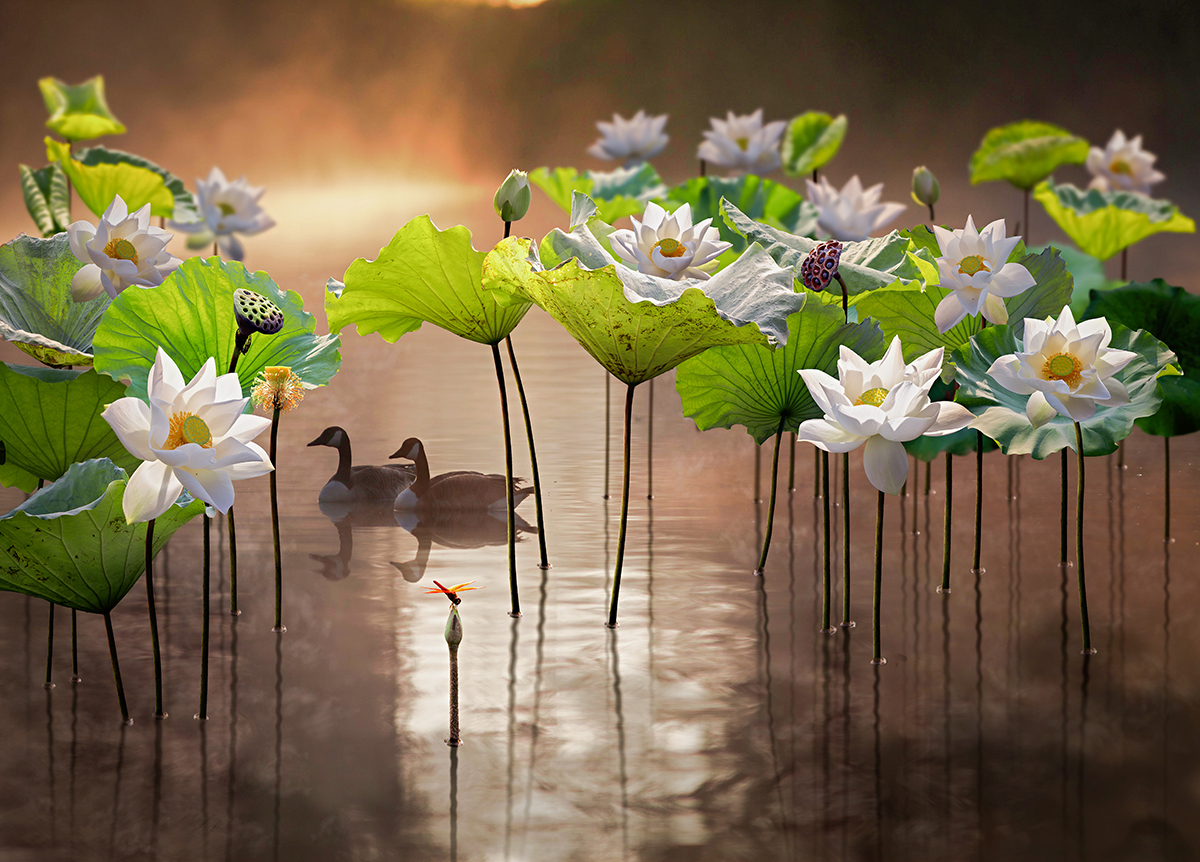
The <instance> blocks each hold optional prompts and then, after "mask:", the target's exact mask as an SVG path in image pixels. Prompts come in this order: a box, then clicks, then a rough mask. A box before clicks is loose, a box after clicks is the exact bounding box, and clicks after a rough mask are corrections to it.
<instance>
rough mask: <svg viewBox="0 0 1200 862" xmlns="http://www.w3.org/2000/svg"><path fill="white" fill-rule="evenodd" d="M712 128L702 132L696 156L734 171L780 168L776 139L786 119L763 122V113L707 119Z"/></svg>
mask: <svg viewBox="0 0 1200 862" xmlns="http://www.w3.org/2000/svg"><path fill="white" fill-rule="evenodd" d="M709 122H710V123H712V129H711V130H709V131H706V132H705V133H704V138H705V140H704V143H702V144H701V145H700V148H699V149H698V150H697V151H696V156H697V157H698V158H701V159H703V160H704V161H706V162H708V163H709V164H710V165H718V166H720V167H723V168H729V169H731V170H732V172H733V173H735V174H744V173H755V174H765V173H769V172H770V171H773V170H775V169H776V168H777V167H779V164H780V158H779V140H780V138H782V137H783V130H784V129H785V128H787V120H776V121H775V122H773V123H767V124H766V125H765V126H764V125H763V112H762V108H759V109H758V110H757V111H755V112H754V113H753V114H746V115H744V116H734V113H733V111H730V112H729V114H728V116H727V118H726V119H724V120H718V119H717V118H716V117H712V118H711V119H710V120H709Z"/></svg>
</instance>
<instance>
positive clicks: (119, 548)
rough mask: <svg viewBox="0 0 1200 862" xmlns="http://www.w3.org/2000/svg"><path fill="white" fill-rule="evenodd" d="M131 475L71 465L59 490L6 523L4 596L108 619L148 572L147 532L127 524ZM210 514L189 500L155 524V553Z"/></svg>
mask: <svg viewBox="0 0 1200 862" xmlns="http://www.w3.org/2000/svg"><path fill="white" fill-rule="evenodd" d="M127 481H128V475H127V474H126V472H125V471H124V470H122V469H121V468H120V467H118V466H117V465H115V464H113V463H112V462H111V461H109V460H107V459H104V458H100V459H97V460H93V461H85V462H83V463H81V464H73V465H71V469H70V470H68V471H67V472H66V474H65V475H64V476H63V477H62V478H61V479H59V480H58V481H57V482H55V483H54V484H53V485H49V486H47V487H46V488H43V489H42V490H41V491H39V492H38V493H36V494H34V495H33V496H32V497H30V498H29V499H28V500H26V501H25V502H24V503H22V504H21V505H20V506H17V507H16V508H15V509H13V510H12V511H10V512H8V513H7V514H5V515H3V516H0V590H6V591H10V592H15V593H23V594H25V595H27V596H34V597H35V598H39V599H45V600H46V601H48V602H53V603H54V604H56V605H63V606H64V607H68V608H74V609H75V610H78V611H84V612H86V613H93V614H104V613H108V612H109V611H111V610H112V609H113V608H115V607H116V606H117V605H118V604H119V603H120V601H121V599H123V598H125V596H126V594H128V592H129V591H130V590H131V589H133V587H134V585H135V584H136V583H137V582H138V580H139V579H140V578H141V576H142V573H143V572H144V571H145V569H146V553H145V548H146V524H144V523H141V524H126V523H125V515H124V513H123V512H122V510H121V500H122V498H123V496H124V494H125V485H126V482H127ZM203 511H204V503H203V501H201V500H194V499H192V498H191V497H189V496H188V495H187V494H183V495H181V496H180V498H179V500H177V501H176V502H175V504H174V505H173V506H171V507H170V508H168V509H167V511H166V512H164V513H163V514H162V515H159V516H158V517H157V518H155V519H154V542H153V546H152V551H153V553H155V554H157V553H158V552H159V551H160V550H162V547H163V545H165V544H166V543H167V540H168V539H170V538H171V536H173V535H174V534H175V531H176V530H178V529H179V528H180V527H182V526H183V525H184V524H186V523H187V522H188V521H190V520H191V519H192V518H194V517H196V516H197V515H199V514H200V513H202V512H203Z"/></svg>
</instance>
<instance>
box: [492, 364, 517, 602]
mask: <svg viewBox="0 0 1200 862" xmlns="http://www.w3.org/2000/svg"><path fill="white" fill-rule="evenodd" d="M492 360H493V362H494V363H495V365H496V383H497V384H498V385H499V387H500V416H501V418H502V419H503V420H504V481H505V488H504V497H505V500H506V501H507V503H508V506H507V508H508V593H509V596H510V597H511V599H512V610H511V611H509V616H511V617H519V616H520V615H521V597H520V596H519V595H518V593H517V527H516V506H515V504H514V503H513V461H512V433H511V431H510V430H509V427H508V393H507V391H506V390H505V388H504V366H503V365H502V364H501V363H500V345H499V343H496V344H493V345H492Z"/></svg>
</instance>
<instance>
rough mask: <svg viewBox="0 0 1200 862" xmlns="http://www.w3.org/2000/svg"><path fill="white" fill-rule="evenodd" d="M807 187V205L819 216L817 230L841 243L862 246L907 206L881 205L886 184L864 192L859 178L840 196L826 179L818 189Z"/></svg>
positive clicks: (809, 185)
mask: <svg viewBox="0 0 1200 862" xmlns="http://www.w3.org/2000/svg"><path fill="white" fill-rule="evenodd" d="M804 184H805V185H806V186H807V187H808V202H809V203H811V204H812V205H813V206H815V207H816V208H817V210H818V211H819V213H820V215H819V217H818V218H817V226H818V227H820V228H821V230H823V231H825V232H826V233H827V234H829V235H830V236H831V237H833V238H834V239H836V240H840V241H841V242H861V241H862V240H864V239H866V238H867V237H869V236H870V235H871V234H873V233H875V232H876V231H877V230H879V229H881V228H882V227H883V226H884V225H885V224H887V223H888V222H890V221H891V220H892V219H894V218H895V217H896V216H898V215H900V213H902V212H904V209H905V206H904V204H897V203H883V204H881V203H879V196H880V195H881V194H883V183H876V184H875V185H873V186H871V187H870V188H869V189H866V190H865V191H864V190H863V187H862V182H860V181H859V179H858V174H855V175H854V176H852V177H851V178H850V181H849V182H848V183H846V185H844V186H842V190H841V191H840V192H839V191H838V190H837V189H835V188H834V187H833V186H831V185H830V184H829V180H827V179H825V177H821V182H820V184H819V185H818V184H817V183H814V182H813V181H812V180H805V181H804Z"/></svg>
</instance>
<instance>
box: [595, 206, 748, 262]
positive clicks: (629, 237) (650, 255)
mask: <svg viewBox="0 0 1200 862" xmlns="http://www.w3.org/2000/svg"><path fill="white" fill-rule="evenodd" d="M629 220H630V221H631V222H633V229H632V230H629V229H623V230H616V231H613V232H612V234H611V235H610V236H609V241H610V243H611V244H612V249H613V251H615V252H616V253H617V255H618V256H619V257H620V258H621V259H622V260H623V261H624V262H625V263H626V264H627V265H628V266H629V267H630V268H631V269H636V270H637V271H638V272H645V273H648V274H650V275H654V276H658V277H659V278H669V279H672V280H675V281H678V280H680V279H684V278H700V279H708V278H711V277H712V275H711V274H710V273H709V272H707V271H706V270H708V269H711V268H712V267H711V266H709V264H712V263H713V262H714V261H715V260H716V258H717V257H718V256H719V255H721V254H722V253H723V252H725V251H726V250H727V249H729V248H731V247H732V246H731V244H730V243H727V242H722V241H721V239H720V234H719V233H718V232H717V229H716V228H715V227H711V225H712V219H705V220H704V221H702V222H700V223H699V224H697V225H693V224H692V208H691V206H690V205H689V204H684V205H683V206H681V207H680V208H679V209H677V210H675V212H673V213H668V212H667V211H666V210H665V209H663V208H662V207H660V206H659V205H658V204H656V203H654V202H653V201H651V202H650V203H648V204H647V205H646V212H645V213H644V214H643V215H642V220H641V221H638V220H637V219H636V218H634V217H632V216H630V219H629Z"/></svg>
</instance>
